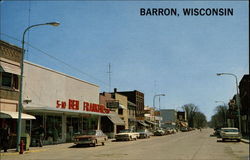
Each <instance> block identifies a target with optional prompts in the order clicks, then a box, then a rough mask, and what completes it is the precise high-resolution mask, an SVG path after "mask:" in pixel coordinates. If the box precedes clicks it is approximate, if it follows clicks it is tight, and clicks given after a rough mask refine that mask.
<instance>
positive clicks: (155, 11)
mask: <svg viewBox="0 0 250 160" xmlns="http://www.w3.org/2000/svg"><path fill="white" fill-rule="evenodd" d="M152 10H153V15H152V16H157V9H156V8H153V9H152Z"/></svg>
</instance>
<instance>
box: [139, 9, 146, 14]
mask: <svg viewBox="0 0 250 160" xmlns="http://www.w3.org/2000/svg"><path fill="white" fill-rule="evenodd" d="M140 15H141V16H145V8H141V9H140Z"/></svg>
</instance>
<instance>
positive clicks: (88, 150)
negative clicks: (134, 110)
mask: <svg viewBox="0 0 250 160" xmlns="http://www.w3.org/2000/svg"><path fill="white" fill-rule="evenodd" d="M211 133H213V130H212V129H204V130H202V131H201V132H200V131H199V130H194V131H190V132H179V133H176V134H172V135H166V136H155V137H152V138H150V139H140V140H137V141H118V142H116V141H115V140H109V141H108V142H107V143H106V144H105V146H101V145H99V146H97V147H95V148H94V147H89V146H81V147H78V146H75V145H74V144H72V143H66V144H59V145H56V146H46V147H44V148H42V149H41V148H39V147H38V148H37V147H34V148H32V149H31V151H30V152H27V153H25V154H23V155H21V156H20V155H18V154H13V153H9V155H5V156H3V157H2V159H3V160H5V159H6V160H8V159H9V160H15V159H19V160H26V159H30V160H33V159H34V160H36V159H38V160H39V159H41V160H42V159H91V160H98V159H126V160H127V159H148V160H151V159H159V160H162V159H180V160H185V159H195V160H202V159H204V160H205V159H218V160H219V159H220V160H228V159H230V160H238V159H245V160H247V159H248V153H249V144H247V143H244V142H240V143H238V142H226V143H222V141H220V140H219V139H218V140H217V138H216V137H211V136H210V134H211Z"/></svg>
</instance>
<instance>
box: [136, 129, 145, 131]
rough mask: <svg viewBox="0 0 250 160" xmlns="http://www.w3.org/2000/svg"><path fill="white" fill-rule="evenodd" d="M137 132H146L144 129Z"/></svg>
mask: <svg viewBox="0 0 250 160" xmlns="http://www.w3.org/2000/svg"><path fill="white" fill-rule="evenodd" d="M137 132H146V131H145V130H144V129H138V130H137Z"/></svg>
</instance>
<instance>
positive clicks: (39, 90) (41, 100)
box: [22, 62, 110, 144]
mask: <svg viewBox="0 0 250 160" xmlns="http://www.w3.org/2000/svg"><path fill="white" fill-rule="evenodd" d="M23 100H24V104H23V106H24V112H26V113H28V114H31V115H34V116H35V117H36V120H32V121H31V122H30V123H28V122H26V124H25V125H23V126H25V128H23V129H22V130H23V131H26V132H29V133H30V134H31V137H36V134H37V133H36V128H38V127H39V126H40V125H42V126H43V127H44V129H45V144H54V143H62V142H66V141H72V137H73V135H74V134H76V133H80V132H81V131H82V130H86V129H99V128H100V119H101V118H100V117H101V116H107V115H109V112H110V110H109V109H107V108H106V107H105V106H103V105H99V86H97V85H95V84H91V83H88V82H85V81H83V80H80V79H77V78H74V77H71V76H68V75H66V74H63V73H60V72H57V71H54V70H51V69H48V68H45V67H42V66H39V65H36V64H32V63H30V62H24V81H23Z"/></svg>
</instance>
